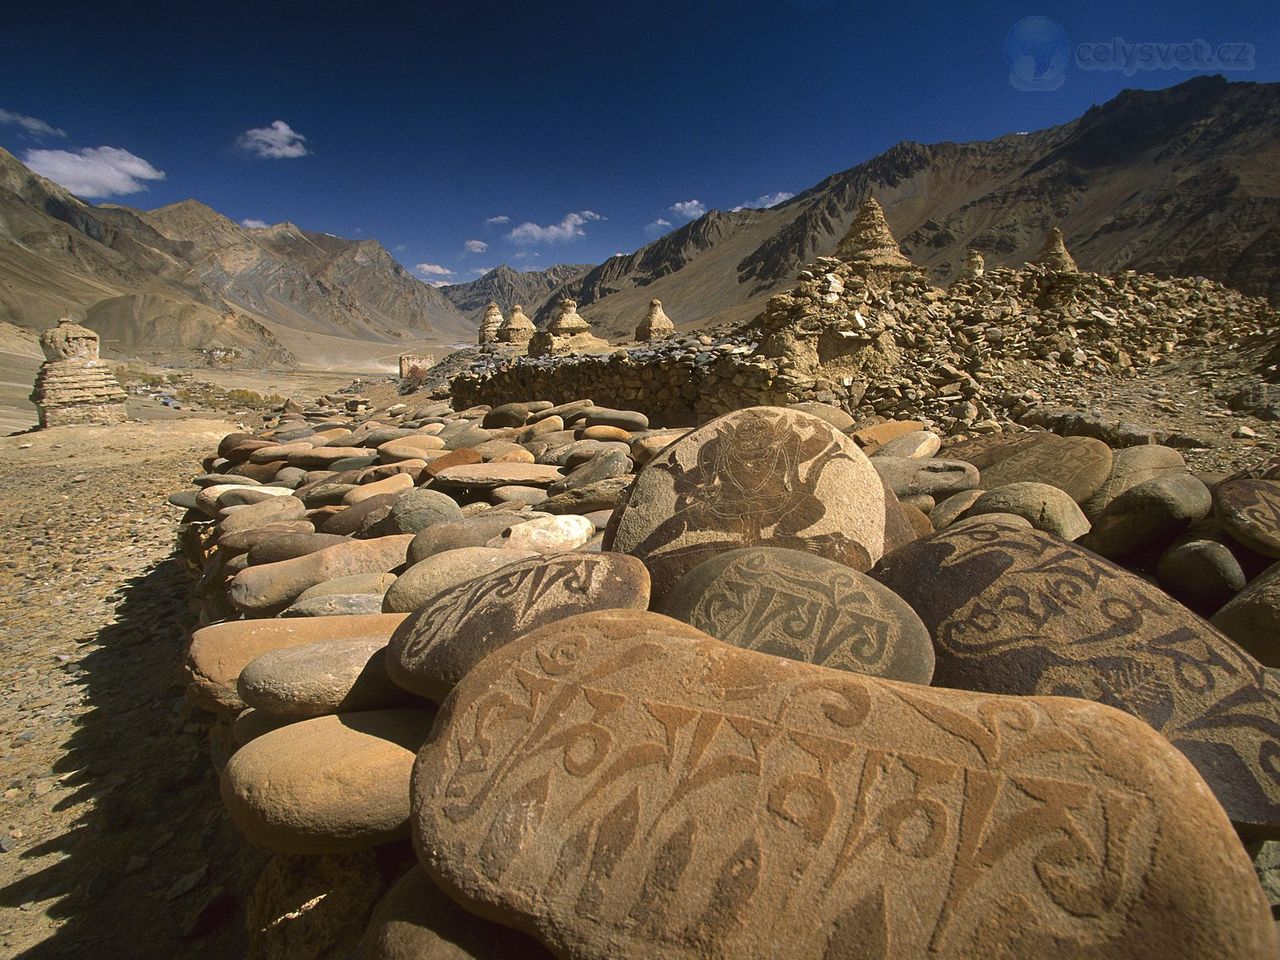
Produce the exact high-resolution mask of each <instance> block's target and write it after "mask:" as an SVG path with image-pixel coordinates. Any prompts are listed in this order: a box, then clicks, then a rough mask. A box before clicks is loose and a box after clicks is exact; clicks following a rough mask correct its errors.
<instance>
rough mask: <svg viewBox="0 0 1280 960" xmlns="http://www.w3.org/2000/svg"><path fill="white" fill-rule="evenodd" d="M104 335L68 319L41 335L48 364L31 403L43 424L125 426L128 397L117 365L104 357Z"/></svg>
mask: <svg viewBox="0 0 1280 960" xmlns="http://www.w3.org/2000/svg"><path fill="white" fill-rule="evenodd" d="M98 346H99V338H98V335H97V334H96V333H95V332H94V331H92V330H90V329H89V328H88V327H82V326H80V324H78V323H74V322H72V320H71V319H70V318H69V317H63V318H62V319H61V320H59V321H58V325H57V326H56V327H53V328H52V329H49V330H46V331H45V332H44V333H43V334H41V336H40V348H41V349H42V350H43V351H44V363H43V364H41V366H40V371H39V373H37V374H36V383H35V389H34V390H33V391H32V393H31V402H32V403H34V404H35V405H36V410H37V411H38V412H39V416H40V426H41V427H42V428H43V427H65V426H74V425H78V424H86V423H99V424H111V423H123V422H124V421H125V419H126V418H127V417H126V412H125V401H126V400H127V399H128V395H127V394H126V393H125V392H124V389H123V388H122V387H121V386H120V382H119V381H118V380H116V378H115V374H113V373H112V372H111V367H110V366H109V365H108V364H106V363H105V362H103V361H102V360H100V359H99V358H98Z"/></svg>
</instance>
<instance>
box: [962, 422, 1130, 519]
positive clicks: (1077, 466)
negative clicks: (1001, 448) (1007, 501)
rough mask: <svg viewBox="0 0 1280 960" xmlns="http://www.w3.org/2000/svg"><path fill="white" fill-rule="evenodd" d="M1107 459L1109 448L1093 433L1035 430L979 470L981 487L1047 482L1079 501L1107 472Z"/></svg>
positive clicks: (1085, 497)
mask: <svg viewBox="0 0 1280 960" xmlns="http://www.w3.org/2000/svg"><path fill="white" fill-rule="evenodd" d="M1111 462H1112V454H1111V448H1110V447H1108V446H1107V445H1106V444H1105V443H1103V442H1102V441H1101V440H1095V439H1093V437H1060V436H1058V435H1057V434H1056V433H1042V434H1036V435H1035V439H1034V440H1031V441H1028V442H1026V443H1024V444H1021V445H1019V446H1018V447H1017V449H1015V450H1014V452H1013V453H1011V454H1009V456H1007V457H1004V458H1003V459H1001V460H997V461H996V462H995V463H993V464H992V465H991V466H989V467H987V468H986V469H985V470H983V471H982V484H981V485H982V489H983V490H994V489H995V488H996V487H1003V486H1004V485H1005V484H1006V483H1020V482H1024V481H1030V482H1034V483H1047V484H1049V485H1050V486H1051V487H1058V488H1059V489H1060V490H1065V491H1066V492H1067V494H1068V495H1069V496H1070V497H1071V499H1072V500H1074V501H1075V502H1076V503H1082V502H1084V501H1085V500H1088V499H1089V498H1090V497H1091V496H1093V495H1094V494H1095V493H1097V492H1098V490H1099V488H1100V487H1101V486H1102V484H1103V483H1105V482H1106V479H1107V477H1109V476H1110V475H1111Z"/></svg>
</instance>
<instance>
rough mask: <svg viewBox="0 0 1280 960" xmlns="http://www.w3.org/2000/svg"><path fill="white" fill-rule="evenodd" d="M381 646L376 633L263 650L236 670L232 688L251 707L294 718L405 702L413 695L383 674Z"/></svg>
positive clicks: (384, 643)
mask: <svg viewBox="0 0 1280 960" xmlns="http://www.w3.org/2000/svg"><path fill="white" fill-rule="evenodd" d="M386 650H387V642H386V640H385V639H382V638H379V637H333V638H330V639H328V640H317V641H315V642H314V643H305V644H302V645H301V646H296V647H283V648H281V649H278V650H269V651H268V652H266V653H264V654H262V656H260V657H256V658H254V659H253V660H251V661H250V662H249V664H248V665H247V666H246V667H245V668H244V669H243V670H242V671H241V672H240V677H239V679H238V680H237V681H236V691H237V692H238V693H239V694H240V699H241V700H243V701H244V702H245V703H247V704H248V705H249V706H250V707H253V708H254V709H255V710H261V711H262V712H263V713H267V714H270V715H273V716H277V717H289V718H295V719H296V718H299V717H319V716H323V715H324V714H327V713H353V712H356V711H360V710H382V709H385V708H388V707H401V706H406V705H408V704H411V703H413V701H414V698H413V697H410V696H409V695H408V694H407V693H406V692H405V691H404V690H403V689H402V688H401V687H398V686H396V685H395V684H393V683H392V682H391V678H390V677H388V676H387V667H386Z"/></svg>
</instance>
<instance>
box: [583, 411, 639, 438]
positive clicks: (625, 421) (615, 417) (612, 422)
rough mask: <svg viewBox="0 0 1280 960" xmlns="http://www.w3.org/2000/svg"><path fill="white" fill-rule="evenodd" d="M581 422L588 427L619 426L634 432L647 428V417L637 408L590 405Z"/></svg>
mask: <svg viewBox="0 0 1280 960" xmlns="http://www.w3.org/2000/svg"><path fill="white" fill-rule="evenodd" d="M582 422H583V424H584V425H585V426H588V427H620V428H621V429H623V430H626V431H628V432H631V433H634V432H637V431H640V430H648V429H649V418H648V417H647V416H645V415H644V414H643V413H640V412H639V411H637V410H613V409H610V408H609V407H595V406H593V407H590V408H588V409H587V410H586V416H585V417H583V419H582Z"/></svg>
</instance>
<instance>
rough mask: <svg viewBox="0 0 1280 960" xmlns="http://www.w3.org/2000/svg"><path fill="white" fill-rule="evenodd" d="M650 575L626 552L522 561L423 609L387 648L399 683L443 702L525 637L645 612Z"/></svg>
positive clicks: (389, 665) (433, 600) (444, 595)
mask: <svg viewBox="0 0 1280 960" xmlns="http://www.w3.org/2000/svg"><path fill="white" fill-rule="evenodd" d="M648 605H649V573H648V571H647V570H645V568H644V564H642V563H641V562H640V561H639V560H637V559H635V557H628V556H626V555H624V554H612V553H602V554H594V555H593V554H565V555H561V556H556V557H536V558H530V559H522V560H519V561H518V562H515V563H510V564H507V565H506V566H504V567H502V568H501V569H498V570H495V571H493V572H492V573H488V574H485V575H483V576H480V577H477V578H474V579H472V580H469V581H467V582H466V583H462V584H459V585H458V586H455V587H451V588H449V589H447V590H444V591H442V592H440V593H439V594H437V595H436V596H434V597H432V598H430V599H429V600H428V601H427V602H425V603H423V604H422V605H421V606H420V607H419V608H418V609H417V610H416V611H415V612H414V613H413V614H412V615H411V616H410V617H409V618H408V619H407V620H405V622H404V623H403V624H401V627H400V628H399V629H397V630H396V632H395V634H394V635H393V636H392V638H391V642H390V644H389V645H388V650H389V655H388V661H387V671H388V673H389V674H390V675H391V678H392V679H393V680H395V682H396V683H398V684H400V686H402V687H404V688H405V689H406V690H411V691H413V692H414V693H417V694H419V695H421V696H424V697H428V698H430V699H432V700H437V701H439V700H443V699H444V697H445V695H446V694H447V693H448V692H449V691H450V690H451V689H452V688H453V686H454V684H455V683H457V682H458V680H460V679H461V678H462V676H463V675H464V674H465V673H466V672H467V671H468V670H470V669H471V668H472V667H474V666H475V665H476V664H477V663H479V662H480V661H481V660H482V659H484V658H485V657H486V656H487V655H488V654H490V653H491V652H493V651H494V650H497V649H498V648H499V647H501V646H502V645H503V644H506V643H509V642H510V641H512V640H514V639H515V638H516V637H518V636H520V635H521V634H523V633H527V632H528V631H530V630H533V629H536V628H538V627H542V626H545V625H547V624H550V623H554V622H555V621H556V620H560V619H562V618H564V617H567V616H572V615H574V614H578V613H585V612H587V611H591V610H605V609H623V608H627V609H634V610H644V609H645V608H647V607H648Z"/></svg>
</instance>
